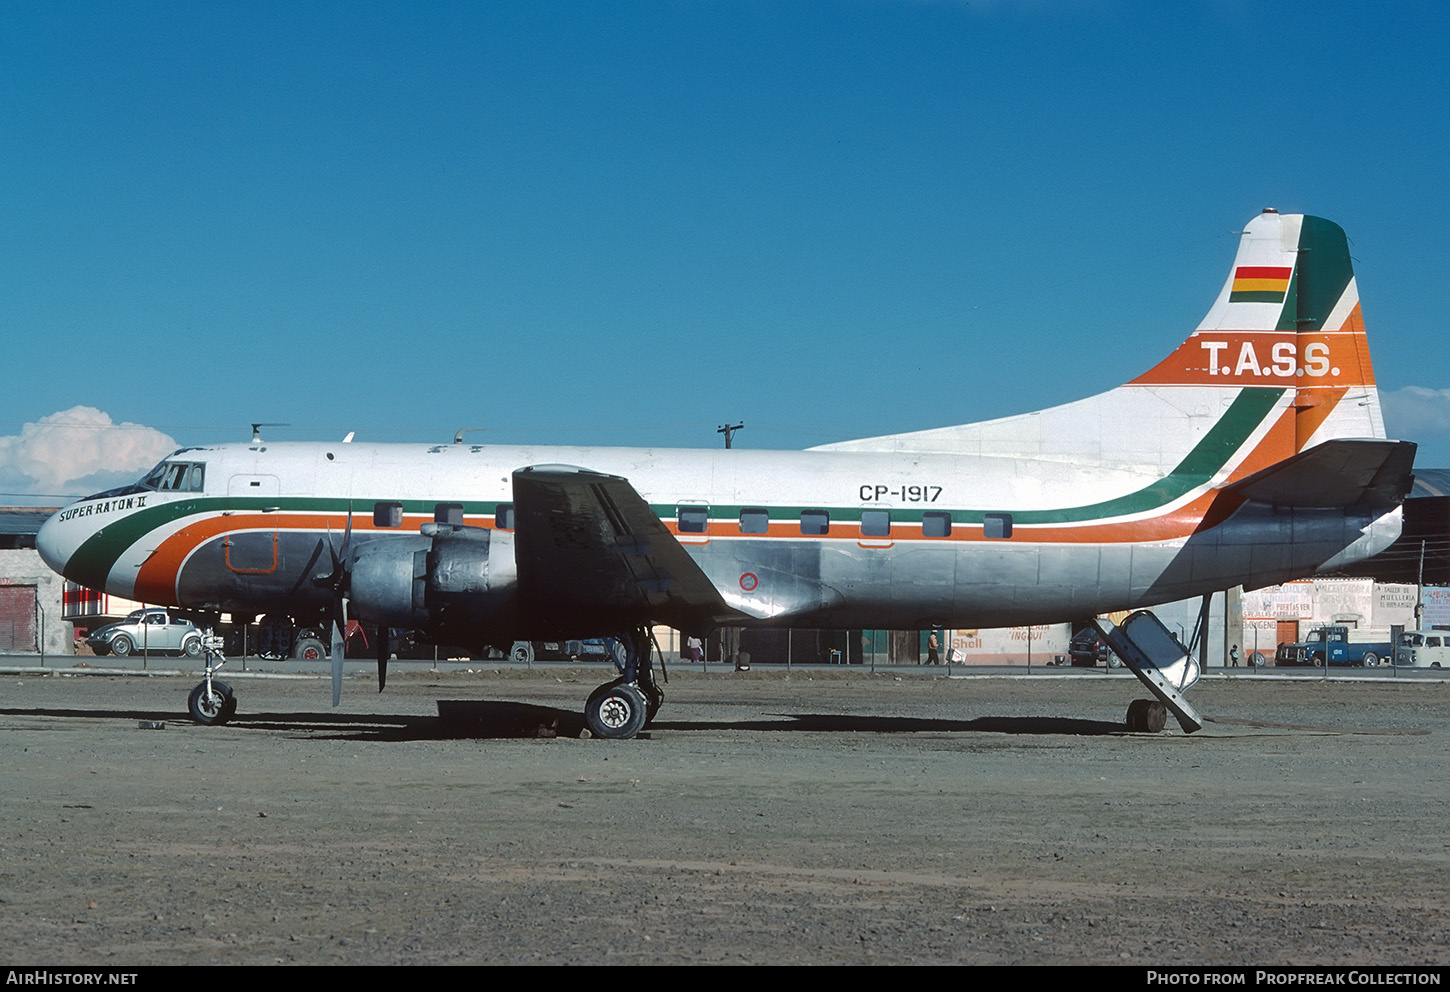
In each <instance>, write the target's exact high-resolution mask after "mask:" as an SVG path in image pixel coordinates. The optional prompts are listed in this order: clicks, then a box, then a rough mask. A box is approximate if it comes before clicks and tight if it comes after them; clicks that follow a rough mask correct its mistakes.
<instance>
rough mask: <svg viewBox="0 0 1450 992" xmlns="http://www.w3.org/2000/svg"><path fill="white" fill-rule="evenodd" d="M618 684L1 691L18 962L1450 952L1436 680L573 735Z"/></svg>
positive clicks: (980, 960)
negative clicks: (1155, 704)
mask: <svg viewBox="0 0 1450 992" xmlns="http://www.w3.org/2000/svg"><path fill="white" fill-rule="evenodd" d="M598 681H600V678H599V675H598V673H597V672H588V673H586V672H581V671H577V670H574V669H563V668H560V669H555V670H550V669H537V668H536V669H532V670H507V669H506V670H503V671H499V672H492V671H489V672H482V673H460V674H446V673H444V674H440V673H433V672H430V673H420V674H399V675H395V676H394V677H393V678H391V679H390V680H389V686H388V691H387V692H386V693H385V694H383V695H378V694H377V692H376V690H375V687H374V686H371V685H370V684H368V683H367V682H365V681H363V680H360V679H357V680H349V683H348V685H347V687H346V688H345V691H344V697H343V705H342V707H341V708H340V709H338V710H335V711H334V710H332V709H331V708H330V707H329V706H328V705H327V704H328V702H329V700H328V698H327V697H328V690H327V689H326V686H325V683H323V682H320V681H317V680H314V679H307V680H287V679H276V678H233V679H231V683H232V685H233V686H234V687H235V688H236V690H237V693H238V697H239V700H240V706H239V710H238V714H237V717H236V719H235V721H234V722H233V723H231V724H229V725H228V726H225V727H211V728H207V727H200V726H196V725H193V724H192V723H190V722H189V721H188V720H187V719H186V718H185V698H186V694H187V692H188V690H189V689H190V687H191V684H192V680H189V679H188V680H183V679H180V678H155V677H151V678H147V677H105V676H81V677H61V676H55V675H52V676H48V677H40V676H34V675H5V676H3V678H0V687H3V688H0V741H3V750H0V760H3V762H4V770H3V774H0V958H3V959H4V960H5V961H7V962H9V963H13V964H17V965H18V964H24V965H47V964H49V965H100V966H122V965H167V964H269V963H281V964H291V963H306V964H334V963H336V964H353V965H370V964H439V963H530V962H538V963H550V964H564V963H580V964H599V963H622V964H676V963H752V964H888V963H966V964H1028V963H1036V964H1136V965H1150V964H1151V965H1164V966H1170V965H1230V964H1236V965H1250V964H1252V965H1419V966H1444V965H1445V964H1446V963H1447V962H1450V929H1447V916H1450V910H1447V907H1450V832H1447V824H1450V815H1447V814H1450V773H1447V768H1450V760H1447V759H1450V685H1446V684H1445V683H1441V682H1435V683H1423V684H1386V683H1366V682H1360V683H1338V682H1327V683H1324V682H1294V683H1286V682H1282V681H1281V682H1277V683H1275V682H1258V681H1249V680H1245V679H1238V680H1233V681H1224V680H1205V681H1204V682H1203V683H1201V684H1200V685H1199V686H1198V687H1197V688H1196V689H1195V690H1194V691H1193V694H1192V699H1193V701H1194V702H1195V704H1196V705H1197V706H1198V708H1199V709H1200V711H1201V712H1202V713H1203V714H1204V715H1205V716H1207V717H1209V718H1210V722H1209V723H1208V725H1207V727H1206V728H1205V729H1204V730H1203V731H1202V732H1201V733H1199V734H1195V735H1193V736H1191V737H1190V736H1185V735H1184V734H1182V733H1181V732H1179V731H1178V730H1177V727H1176V725H1175V724H1173V722H1172V721H1171V720H1170V726H1169V730H1168V731H1166V732H1164V733H1163V734H1160V735H1156V736H1148V735H1133V734H1128V733H1126V732H1124V731H1123V729H1122V723H1121V721H1122V719H1123V713H1124V712H1125V710H1126V708H1127V703H1128V701H1129V700H1130V699H1132V698H1134V697H1135V696H1138V695H1141V694H1142V693H1141V691H1140V689H1139V687H1138V686H1137V685H1136V683H1135V682H1132V681H1131V680H1130V679H1124V678H1109V677H1106V676H1102V677H1085V678H1069V679H1061V680H1058V679H1049V678H1034V679H1030V680H1012V679H998V678H985V677H973V678H966V679H960V678H959V679H947V678H943V677H940V676H938V675H935V674H923V673H921V672H918V671H914V670H913V671H906V672H900V673H894V674H893V673H889V672H888V673H885V674H879V673H878V674H875V675H871V674H868V673H865V672H840V671H832V672H816V673H807V672H799V671H797V672H793V673H790V674H786V673H784V672H778V671H762V670H760V669H758V668H757V670H756V671H753V672H750V673H740V674H735V673H721V674H711V675H700V674H698V673H691V672H675V671H672V672H671V677H670V682H669V684H668V685H667V686H666V687H665V690H666V702H665V707H664V709H663V710H662V711H661V712H660V715H659V719H658V722H657V723H656V724H655V726H654V727H652V728H651V730H650V732H649V734H648V738H647V739H639V740H634V741H625V742H609V741H600V740H588V739H583V740H581V739H579V738H578V737H575V736H569V735H570V734H577V731H578V728H579V726H580V720H579V717H578V711H579V707H580V706H581V705H582V702H583V699H584V697H585V696H586V695H587V693H588V691H589V689H590V688H592V686H593V685H594V684H596V683H597V682H598ZM440 701H445V703H447V704H448V705H447V707H446V708H447V711H448V714H449V719H448V720H447V721H444V720H443V719H441V718H440V716H439V712H440V710H439V702H440ZM156 721H164V723H165V726H164V728H148V727H146V726H145V724H147V723H150V722H156ZM541 726H543V727H545V728H551V729H553V730H554V731H555V732H557V733H558V736H555V737H540V736H537V733H538V731H539V728H540V727H541ZM525 734H527V735H532V736H522V735H525Z"/></svg>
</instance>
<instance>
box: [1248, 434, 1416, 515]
mask: <svg viewBox="0 0 1450 992" xmlns="http://www.w3.org/2000/svg"><path fill="white" fill-rule="evenodd" d="M1415 449H1416V445H1415V444H1414V442H1412V441H1382V440H1376V439H1370V438H1365V439H1339V440H1333V441H1325V442H1324V443H1323V444H1320V445H1316V446H1315V447H1313V448H1310V449H1309V450H1308V451H1303V452H1300V453H1299V454H1297V455H1295V456H1294V457H1292V458H1286V459H1284V460H1283V461H1281V462H1278V463H1277V464H1274V465H1270V466H1269V467H1268V468H1266V469H1264V470H1262V471H1260V472H1255V473H1254V474H1253V475H1251V476H1249V477H1248V478H1247V479H1241V480H1240V481H1238V482H1235V483H1234V484H1233V485H1231V486H1227V487H1225V489H1224V491H1225V492H1228V493H1232V494H1233V495H1235V496H1241V497H1243V498H1244V499H1247V500H1252V501H1253V502H1255V503H1265V504H1268V505H1270V506H1305V507H1335V506H1361V505H1371V506H1375V505H1378V506H1394V505H1396V504H1398V503H1400V502H1401V501H1403V500H1404V498H1405V496H1407V495H1408V494H1409V492H1410V486H1411V485H1412V484H1413V483H1414V481H1415V477H1414V475H1413V474H1412V471H1411V470H1412V469H1413V467H1414V464H1415Z"/></svg>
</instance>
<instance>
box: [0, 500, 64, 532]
mask: <svg viewBox="0 0 1450 992" xmlns="http://www.w3.org/2000/svg"><path fill="white" fill-rule="evenodd" d="M54 512H55V510H54V509H39V508H30V507H27V508H25V509H0V534H3V535H7V536H11V535H16V534H35V533H37V532H38V531H39V530H40V525H41V524H43V523H45V521H46V520H47V519H48V518H49V517H50V515H51V514H52V513H54Z"/></svg>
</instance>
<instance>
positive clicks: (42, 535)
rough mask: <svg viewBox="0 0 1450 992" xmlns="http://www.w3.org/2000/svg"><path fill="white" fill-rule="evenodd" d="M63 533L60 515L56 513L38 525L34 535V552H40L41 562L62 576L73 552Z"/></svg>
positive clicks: (63, 528)
mask: <svg viewBox="0 0 1450 992" xmlns="http://www.w3.org/2000/svg"><path fill="white" fill-rule="evenodd" d="M64 531H65V527H64V526H62V524H61V522H60V513H59V512H56V513H52V514H51V515H50V519H49V520H47V521H46V522H45V523H43V524H41V525H40V530H39V531H37V532H36V535H35V550H36V551H39V552H40V557H41V560H42V561H44V562H45V563H46V564H47V565H49V566H50V567H51V569H52V570H53V571H56V572H59V573H60V574H62V575H64V574H65V563H66V561H67V560H68V559H69V558H70V553H71V552H72V551H74V550H75V549H74V548H72V547H68V544H69V542H68V541H67V540H66V535H65V533H64Z"/></svg>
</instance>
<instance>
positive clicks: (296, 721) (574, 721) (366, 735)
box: [0, 700, 1126, 742]
mask: <svg viewBox="0 0 1450 992" xmlns="http://www.w3.org/2000/svg"><path fill="white" fill-rule="evenodd" d="M666 705H668V704H666ZM438 709H439V715H438V716H436V717H425V716H417V717H413V716H385V715H369V714H351V713H246V712H241V713H238V714H237V715H236V716H235V717H233V718H232V720H231V722H230V723H229V724H228V726H229V727H232V728H237V729H244V730H264V731H271V732H274V733H306V734H309V735H313V736H323V737H328V738H338V739H346V740H361V741H368V740H371V741H381V742H388V741H426V740H450V739H478V740H500V739H519V738H539V737H578V736H579V735H580V733H581V732H582V731H583V729H584V716H583V714H582V713H580V712H579V711H577V710H563V709H559V708H557V707H553V706H538V705H534V704H531V703H515V702H506V701H494V700H439V701H438ZM4 716H22V717H51V718H60V719H103V720H136V721H138V722H141V721H151V722H161V723H173V724H189V723H190V718H189V717H188V716H187V715H186V714H185V713H178V712H176V711H175V710H108V709H90V710H88V709H44V708H33V709H0V717H4ZM651 730H669V731H673V732H679V733H689V732H692V731H696V732H698V731H721V730H725V731H729V730H737V731H738V730H746V731H764V732H771V733H800V732H805V733H838V734H845V733H867V734H921V733H982V734H1045V735H1058V736H1072V737H1106V736H1111V735H1114V734H1122V733H1126V729H1125V728H1124V726H1123V725H1122V724H1121V723H1110V722H1107V721H1102V720H1082V719H1074V718H1068V717H1034V716H1024V717H995V716H994V717H978V718H976V719H972V720H952V719H940V718H929V717H887V716H867V715H857V714H821V713H781V714H771V715H768V716H766V717H764V718H760V719H747V720H724V721H695V720H674V721H671V720H658V721H656V722H655V723H654V724H653V725H652V726H651ZM648 733H649V732H648V731H646V732H645V734H643V735H641V736H648Z"/></svg>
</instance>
